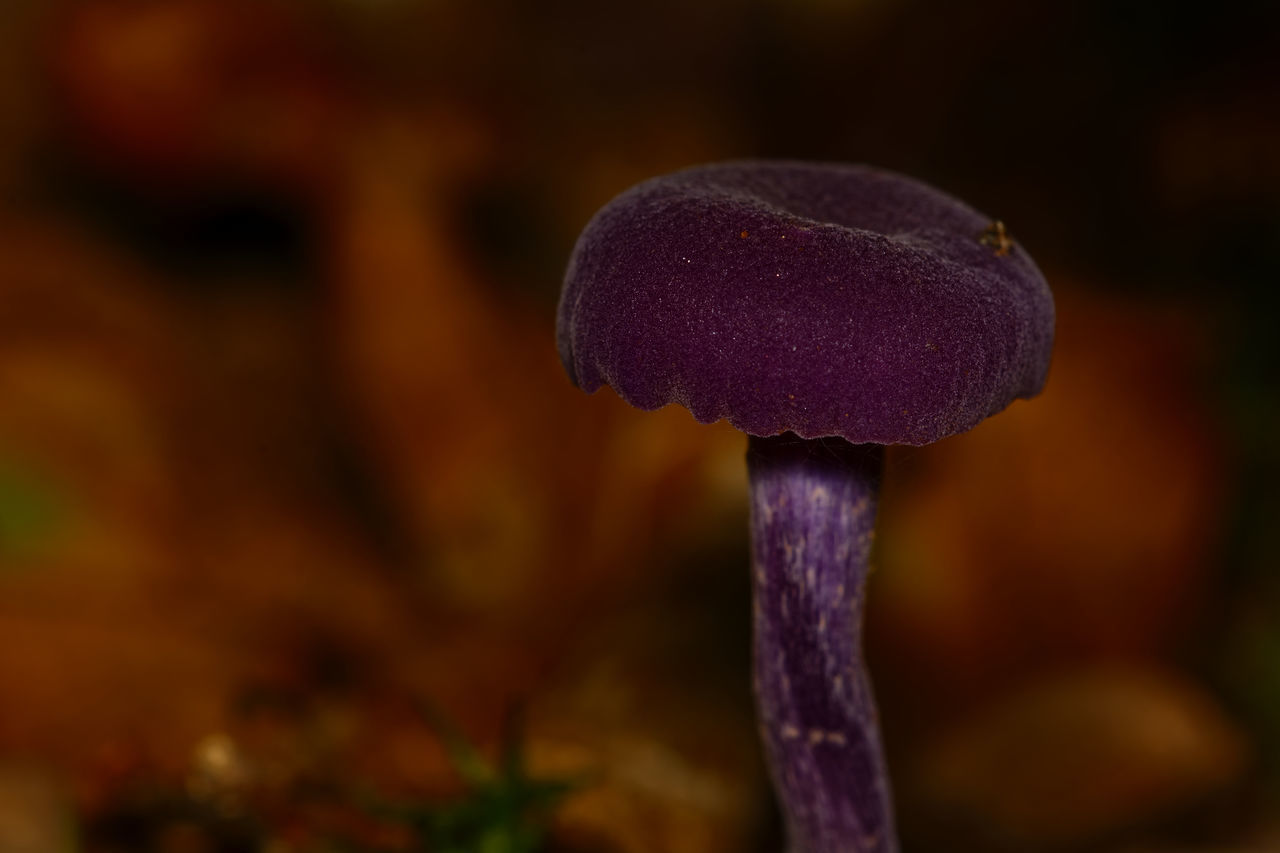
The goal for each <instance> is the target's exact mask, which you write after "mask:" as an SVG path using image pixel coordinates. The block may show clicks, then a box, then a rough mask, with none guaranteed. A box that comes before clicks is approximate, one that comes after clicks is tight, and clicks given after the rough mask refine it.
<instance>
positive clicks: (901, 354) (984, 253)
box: [557, 161, 1054, 445]
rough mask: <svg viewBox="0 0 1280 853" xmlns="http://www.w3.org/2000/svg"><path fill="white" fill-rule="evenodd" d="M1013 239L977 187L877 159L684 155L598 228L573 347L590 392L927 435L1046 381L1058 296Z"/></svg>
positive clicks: (571, 357) (579, 376)
mask: <svg viewBox="0 0 1280 853" xmlns="http://www.w3.org/2000/svg"><path fill="white" fill-rule="evenodd" d="M997 228H998V229H999V230H996V229H997ZM1003 238H1004V232H1003V226H999V225H998V224H997V223H994V222H993V221H992V220H991V219H990V218H989V217H987V216H984V215H983V214H981V213H978V212H977V211H976V210H974V209H973V208H971V207H969V206H968V205H966V204H964V203H963V202H961V201H959V200H957V199H954V198H952V197H951V196H948V195H946V194H944V193H942V192H939V191H938V190H936V189H934V188H932V187H930V186H927V185H926V184H923V183H921V182H919V181H916V180H913V179H911V178H906V177H903V176H901V175H896V174H893V173H891V172H887V171H883V170H880V169H876V168H872V167H869V166H861V165H836V164H821V163H801V162H779V161H741V162H729V163H721V164H714V165H708V166H699V167H695V168H692V169H687V170H684V171H681V172H676V173H674V174H671V175H665V176H663V177H659V178H654V179H652V180H649V181H645V182H644V183H641V184H638V185H636V186H634V187H632V188H631V189H629V190H627V191H626V192H624V193H622V194H621V195H619V196H618V197H617V198H615V199H614V200H613V201H611V202H609V203H608V204H607V205H605V206H604V207H603V208H602V209H601V210H600V211H599V212H598V213H596V215H595V216H594V217H593V218H592V219H591V221H590V222H589V223H588V224H587V227H586V228H585V229H584V230H583V232H582V235H581V236H580V237H579V238H578V242H577V245H576V246H575V248H574V250H573V255H572V257H571V259H570V261H569V268H568V272H567V273H566V275H565V281H564V287H563V290H562V291H561V295H560V306H559V312H558V318H557V342H558V345H559V349H560V358H561V361H562V362H563V363H564V365H565V369H566V370H567V371H568V372H569V376H570V377H571V378H572V380H573V381H574V383H575V384H576V385H578V386H579V387H581V388H582V389H584V390H586V391H595V390H596V389H597V388H599V387H600V386H601V385H609V386H611V387H612V388H613V389H614V390H615V391H616V392H617V393H618V394H619V395H620V396H621V397H622V398H623V399H624V400H626V401H627V402H629V403H631V404H632V405H633V406H636V407H638V408H641V409H657V408H660V407H661V406H664V405H666V404H668V403H679V404H681V405H683V406H684V407H686V408H687V409H689V411H690V412H692V413H693V416H694V417H695V418H696V419H697V420H699V421H701V422H703V423H710V422H712V421H716V420H720V419H722V418H725V419H728V421H729V422H730V423H732V424H733V425H734V426H736V427H737V428H738V429H740V430H742V431H743V432H746V433H750V434H752V435H773V434H776V433H779V432H784V431H787V430H790V431H793V432H795V433H797V434H799V435H800V436H803V437H805V438H815V437H818V436H826V435H838V436H842V437H844V438H845V439H847V440H848V441H850V442H853V443H855V444H861V443H870V442H873V443H876V444H916V445H919V444H928V443H930V442H933V441H936V440H938V439H940V438H943V437H945V436H948V435H951V434H953V433H957V432H963V431H964V430H967V429H969V428H971V427H973V426H975V425H976V424H977V423H978V422H980V421H981V420H983V419H984V418H986V417H987V416H989V415H992V414H995V413H996V412H998V411H1000V410H1002V409H1004V408H1005V406H1007V405H1008V404H1009V403H1010V402H1012V401H1013V400H1014V399H1015V398H1017V397H1030V396H1032V395H1034V394H1036V393H1038V392H1039V390H1040V388H1041V387H1042V386H1043V385H1044V379H1045V374H1046V373H1047V371H1048V366H1049V354H1050V350H1051V349H1052V345H1053V314H1054V312H1053V296H1052V294H1051V293H1050V292H1049V287H1048V284H1047V283H1046V282H1045V280H1044V276H1043V275H1041V273H1040V271H1039V270H1038V269H1037V268H1036V266H1035V264H1034V263H1033V262H1032V260H1031V258H1030V257H1029V256H1028V255H1027V254H1026V252H1024V251H1023V250H1022V249H1021V247H1019V246H1017V245H1013V244H1010V243H1008V242H1006V241H1004V239H1003Z"/></svg>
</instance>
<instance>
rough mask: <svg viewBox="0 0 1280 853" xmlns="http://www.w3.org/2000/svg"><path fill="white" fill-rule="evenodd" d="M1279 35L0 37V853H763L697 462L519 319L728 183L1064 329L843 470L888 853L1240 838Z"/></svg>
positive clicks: (1256, 822) (1264, 490) (604, 8)
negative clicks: (949, 233) (861, 536)
mask: <svg viewBox="0 0 1280 853" xmlns="http://www.w3.org/2000/svg"><path fill="white" fill-rule="evenodd" d="M1278 9H1280V7H1278V6H1277V5H1276V4H1274V3H1267V2H1256V3H1247V2H1238V3H1224V4H1214V5H1204V4H1201V5H1184V4H1166V3H1155V2H1138V0H1120V2H1101V0H1091V2H1077V3H1058V4H1054V3H1013V2H995V0H986V1H985V2H975V3H926V2H919V0H916V2H913V1H912V0H853V1H852V2H838V0H790V2H784V0H735V2H729V0H700V2H689V0H684V2H676V0H657V2H651V3H643V4H609V3H589V2H576V0H575V2H568V0H551V1H550V2H541V3H518V2H515V0H506V2H498V1H497V0H486V1H485V2H462V0H311V2H303V0H169V2H159V0H79V2H72V0H57V2H36V0H8V2H6V3H4V4H3V7H2V8H0V685H2V688H0V689H2V696H3V701H2V702H0V847H4V848H5V849H12V850H15V851H16V850H22V851H41V853H43V851H62V850H66V849H82V850H86V851H106V850H159V851H166V853H167V851H183V853H185V851H206V850H210V851H212V850H216V851H221V850H258V849H270V850H272V851H276V850H308V851H309V850H337V849H362V850H406V849H413V846H414V845H415V844H417V845H420V846H421V845H425V846H426V849H433V850H451V849H456V850H481V849H484V850H504V851H505V850H510V851H518V850H533V849H540V848H541V849H549V850H583V851H646V853H647V852H648V851H673V852H678V851H698V852H699V853H702V851H742V850H760V851H769V850H776V849H779V847H780V845H781V841H780V838H779V836H778V827H777V821H776V817H775V816H774V814H773V811H772V809H773V807H772V805H771V800H770V795H769V790H768V785H767V780H766V778H765V776H764V771H763V767H762V764H761V759H760V755H759V748H758V744H757V741H756V736H755V724H754V722H753V718H752V709H751V700H750V694H749V681H748V675H747V673H748V670H749V653H748V649H749V615H748V614H749V601H748V595H749V591H748V588H747V575H746V569H745V566H746V562H747V552H746V531H745V523H746V512H745V502H744V497H745V473H744V471H743V466H742V453H743V451H744V449H745V440H744V439H743V438H742V437H741V436H740V435H738V434H737V433H735V432H734V431H733V430H732V429H731V428H728V427H727V426H726V425H724V424H718V425H715V426H711V427H704V426H700V425H698V424H696V423H694V422H693V421H692V419H691V418H690V417H689V416H688V414H687V413H685V412H683V411H681V410H677V409H670V410H663V411H661V412H656V413H640V412H635V411H632V410H631V409H630V408H628V407H627V406H625V405H624V404H622V403H621V402H620V401H618V400H617V399H616V397H614V396H613V395H612V394H611V393H610V392H608V391H603V392H601V393H600V394H598V395H595V396H594V397H587V396H586V395H582V394H580V393H578V392H577V391H576V390H574V389H573V388H572V387H571V386H570V385H569V383H568V381H567V380H566V379H565V377H564V376H563V375H562V372H561V370H560V366H559V363H558V360H557V358H556V354H555V349H554V334H553V324H554V320H553V318H554V309H555V300H556V296H557V293H558V288H559V282H560V276H561V274H562V272H563V266H564V262H565V260H566V258H567V257H568V254H569V251H570V250H571V248H572V245H573V241H574V238H575V236H576V234H577V232H578V230H579V229H580V228H581V227H582V226H583V224H585V222H586V220H587V218H588V217H589V216H590V215H591V213H592V212H593V211H594V210H595V209H597V208H598V207H599V206H600V205H602V204H603V203H604V202H606V201H607V200H608V199H609V198H610V197H612V196H613V195H614V194H616V193H618V192H620V191H621V190H623V189H624V188H626V187H627V186H629V185H630V184H632V183H634V182H636V181H639V180H642V179H644V178H647V177H651V176H653V175H656V174H660V173H663V172H666V171H670V170H673V169H676V168H679V167H682V166H686V165H691V164H694V163H699V162H706V161H711V160H719V159H726V158H733V157H757V156H759V157H787V158H805V159H824V160H841V161H860V162H869V163H874V164H877V165H880V166H884V167H888V168H891V169H895V170H899V171H903V172H907V173H910V174H913V175H915V176H917V177H920V178H923V179H925V180H927V181H929V182H931V183H933V184H935V185H937V186H939V187H941V188H943V189H945V190H947V191H949V192H952V193H954V194H956V195H958V196H960V197H962V198H964V199H966V200H967V201H969V202H970V203H972V204H973V205H974V206H975V207H977V208H978V209H980V210H983V211H985V212H987V213H988V214H989V215H991V216H992V217H993V218H999V219H1001V220H1003V221H1004V222H1005V223H1007V224H1008V226H1009V228H1010V230H1011V233H1012V235H1013V237H1014V238H1015V239H1016V240H1017V241H1019V242H1020V243H1021V244H1022V245H1023V246H1025V247H1026V248H1027V249H1028V250H1030V251H1031V253H1032V254H1033V256H1034V257H1036V259H1037V261H1038V262H1039V263H1040V265H1041V267H1042V269H1043V270H1044V272H1045V274H1046V276H1047V278H1048V279H1049V281H1050V283H1051V285H1052V287H1053V288H1054V292H1055V296H1056V298H1057V301H1058V310H1059V318H1058V342H1057V346H1056V349H1055V360H1054V364H1053V368H1052V370H1051V373H1050V377H1049V383H1048V386H1047V388H1046V390H1045V392H1044V394H1043V395H1042V396H1041V397H1039V398H1037V399H1035V400H1032V401H1030V402H1020V403H1017V404H1015V405H1014V406H1013V407H1011V409H1010V410H1009V411H1007V412H1005V413H1003V414H1002V415H1000V416H998V417H996V418H994V419H992V420H991V421H989V422H987V423H986V424H984V425H982V426H980V427H978V428H977V429H975V430H974V431H973V432H971V433H969V434H967V435H964V436H958V437H955V438H952V439H948V440H946V441H943V442H941V443H939V444H938V445H935V446H933V447H930V448H924V449H918V450H917V449H911V450H903V451H897V450H895V451H893V452H891V454H890V461H889V469H888V480H887V484H886V494H885V500H884V503H883V506H882V509H881V518H880V532H879V538H878V542H877V550H876V554H875V566H876V573H875V575H874V577H873V581H872V584H873V587H872V599H871V606H870V614H869V617H868V618H869V624H868V647H869V656H870V662H871V666H872V668H873V671H874V673H875V676H876V683H877V687H878V692H879V695H880V697H881V700H882V717H883V725H884V729H885V733H886V737H887V739H888V747H889V758H890V764H891V769H892V772H893V777H894V782H895V787H896V790H897V793H898V804H899V805H898V808H899V818H900V824H901V834H902V837H903V841H904V847H905V849H907V850H951V851H966V850H973V851H988V850H991V851H1035V850H1050V851H1058V850H1063V851H1072V850H1081V851H1084V850H1089V851H1099V850H1105V851H1196V850H1205V851H1208V850H1215V851H1222V850H1239V851H1246V850H1248V851H1259V850H1271V849H1280V575H1278V573H1277V570H1278V569H1280V523H1277V521H1278V520H1280V493H1278V492H1277V490H1276V488H1275V487H1274V481H1275V479H1276V477H1277V476H1280V443H1278V442H1277V440H1276V436H1277V435H1280V397H1278V396H1277V390H1278V389H1277V384H1278V383H1277V378H1278V374H1280V343H1278V338H1280V336H1278V335H1277V334H1276V323H1277V319H1278V318H1280V312H1278V311H1277V307H1278V306H1277V302H1278V300H1277V292H1278V289H1280V11H1277V10H1278ZM504 731H505V732H506V733H507V734H505V735H504ZM463 740H465V741H466V742H468V743H471V744H474V745H475V748H476V749H477V750H478V755H473V756H471V758H470V759H468V758H467V757H466V756H465V755H462V754H460V753H465V752H466V750H465V749H462V747H460V746H459V744H460V743H461V742H462V741H463ZM504 743H506V744H508V746H509V745H510V744H512V743H515V744H518V745H519V747H520V751H521V752H522V754H523V755H524V758H525V760H526V762H527V765H528V767H527V774H528V775H529V776H532V777H533V778H534V779H536V780H554V781H564V782H567V783H569V784H570V789H569V791H568V793H564V792H560V791H559V790H558V789H557V790H556V791H554V792H552V793H549V794H547V796H546V798H545V803H544V806H545V807H540V808H535V809H532V810H530V811H528V812H526V811H525V806H526V805H527V804H528V803H529V802H530V801H538V802H544V801H543V800H539V797H540V796H541V794H539V793H538V791H541V790H543V789H539V788H537V786H536V785H531V784H530V783H524V782H521V781H520V780H521V779H522V778H523V776H522V775H521V774H520V773H516V772H515V770H514V769H513V767H512V766H507V767H505V769H504V768H502V767H491V768H489V769H488V770H485V769H483V768H480V767H479V766H478V765H476V764H475V762H474V761H472V759H475V760H480V759H483V761H487V762H498V763H500V762H499V754H500V753H501V752H502V750H503V749H504V747H503V744H504ZM451 745H452V750H451V748H450V747H451ZM469 762H471V763H469ZM481 763H483V762H481ZM392 804H395V805H404V806H405V807H406V809H407V811H398V812H394V813H393V812H389V811H388V808H389V806H390V805H392ZM406 815H407V816H406ZM513 815H518V816H523V818H527V821H526V822H525V823H520V821H515V823H513V822H512V820H513V818H512V816H513ZM517 824H519V827H518V828H517V829H512V826H515V825H517ZM6 833H7V834H6ZM483 838H497V839H499V840H498V841H491V842H484V841H482V840H481V839H483ZM339 843H345V844H347V845H348V847H347V848H341V847H339V846H336V845H338V844H339ZM484 843H492V844H506V845H507V846H497V847H483V846H482V845H483V844H484ZM22 844H25V845H26V846H21V845H22ZM268 845H275V846H268ZM450 845H452V846H450ZM521 845H524V846H521Z"/></svg>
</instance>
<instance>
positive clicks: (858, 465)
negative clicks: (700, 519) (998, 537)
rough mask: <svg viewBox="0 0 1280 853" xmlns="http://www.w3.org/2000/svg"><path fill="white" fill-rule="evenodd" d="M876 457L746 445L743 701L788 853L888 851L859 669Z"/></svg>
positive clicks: (892, 844) (871, 448) (869, 712)
mask: <svg viewBox="0 0 1280 853" xmlns="http://www.w3.org/2000/svg"><path fill="white" fill-rule="evenodd" d="M883 467H884V448H883V447H882V446H880V445H874V444H865V445H854V444H850V443H849V442H847V441H845V440H844V439H842V438H819V439H803V438H799V437H798V436H796V435H794V434H792V433H786V434H783V435H779V436H770V437H767V438H761V437H757V436H751V437H750V442H749V445H748V449H747V469H748V472H749V475H750V481H751V553H752V584H753V588H754V597H755V605H754V611H755V618H754V622H755V690H756V702H757V704H758V707H759V711H760V718H761V728H762V734H763V738H764V742H765V748H766V752H767V755H768V759H769V764H770V767H771V770H772V774H773V782H774V787H775V788H776V790H777V791H778V797H779V800H780V801H781V806H782V812H783V816H784V818H785V820H786V825H787V833H788V837H789V843H790V850H791V851H792V853H836V851H840V853H867V851H874V853H888V851H895V850H897V849H898V843H897V839H896V836H895V834H894V828H893V806H892V802H891V800H890V792H889V777H888V773H887V771H886V768H885V762H884V754H883V750H882V747H881V744H880V731H879V724H878V717H877V713H876V707H875V701H874V699H873V698H872V695H871V681H870V679H869V677H868V675H867V669H866V665H865V663H864V662H863V657H862V639H861V634H862V608H863V601H864V598H865V596H864V592H865V582H866V577H867V554H868V552H869V551H870V549H871V539H872V528H873V526H874V524H875V515H876V497H877V492H878V490H879V486H880V475H881V471H882V469H883Z"/></svg>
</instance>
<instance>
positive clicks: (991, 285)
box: [557, 161, 1053, 853]
mask: <svg viewBox="0 0 1280 853" xmlns="http://www.w3.org/2000/svg"><path fill="white" fill-rule="evenodd" d="M557 339H558V344H559V349H560V357H561V360H562V361H563V362H564V365H565V368H566V370H568V372H569V375H570V377H571V378H572V379H573V381H574V383H575V384H577V385H578V386H579V387H581V388H582V389H584V390H586V391H594V390H596V389H597V388H599V387H600V386H601V385H606V384H607V385H609V386H611V387H612V388H613V389H614V390H615V391H616V392H617V393H618V394H619V395H620V396H621V397H622V398H623V399H625V400H627V401H628V402H630V403H631V404H632V405H634V406H637V407H639V408H641V409H657V408H659V407H661V406H664V405H666V404H668V403H679V404H681V405H683V406H685V407H686V408H687V409H689V411H690V412H692V413H693V416H694V417H695V418H696V419H697V420H699V421H701V422H703V423H709V422H712V421H716V420H719V419H721V418H725V419H727V420H728V421H729V422H730V423H732V424H733V425H734V426H736V427H737V428H739V429H741V430H742V431H743V432H745V433H747V434H748V436H749V439H748V449H747V467H748V473H749V476H750V490H751V502H750V510H751V545H752V564H753V565H752V573H751V574H752V578H753V590H754V602H755V603H754V629H755V640H754V643H755V654H754V659H755V690H756V698H757V704H758V708H759V714H760V719H761V730H762V735H763V739H764V743H765V748H766V753H767V757H768V760H769V764H770V768H771V771H772V775H773V781H774V784H775V787H776V789H777V791H778V795H779V799H780V801H781V806H782V812H783V815H784V817H785V820H786V825H787V832H788V836H789V842H790V849H791V850H792V851H794V853H835V851H840V853H849V851H892V850H896V849H897V846H898V844H897V839H896V835H895V832H894V826H893V807H892V800H891V797H890V791H889V779H888V774H887V771H886V769H885V761H884V755H883V750H882V747H881V744H880V735H879V726H878V722H877V713H876V707H875V703H874V701H873V698H872V694H871V685H870V682H869V679H868V676H867V670H866V667H865V665H864V663H863V655H862V644H861V623H862V608H863V601H864V588H865V581H866V576H867V557H868V552H869V550H870V547H871V540H872V536H873V526H874V523H875V514H876V504H877V492H878V489H879V483H880V477H881V471H882V468H883V459H884V445H887V444H912V445H921V444H927V443H930V442H933V441H937V440H938V439H940V438H943V437H945V436H948V435H951V434H953V433H957V432H962V431H964V430H967V429H969V428H970V427H973V426H974V425H976V424H977V423H978V422H979V421H981V420H983V419H984V418H986V417H987V416H989V415H992V414H995V413H996V412H998V411H1000V410H1002V409H1003V408H1005V406H1007V405H1008V404H1009V403H1010V402H1012V401H1013V400H1014V399H1015V398H1017V397H1030V396H1032V395H1034V394H1036V393H1037V392H1039V390H1040V388H1041V387H1042V385H1043V384H1044V379H1045V374H1046V371H1047V370H1048V365H1049V354H1050V350H1051V348H1052V344H1053V297H1052V295H1051V294H1050V292H1049V288H1048V285H1047V284H1046V283H1045V280H1044V277H1043V276H1042V275H1041V274H1040V271H1039V270H1038V269H1036V266H1035V264H1034V263H1032V261H1031V258H1030V257H1028V256H1027V254H1026V253H1025V252H1023V251H1022V250H1021V248H1019V247H1018V246H1017V245H1016V244H1014V243H1013V242H1012V241H1011V240H1010V239H1009V236H1008V234H1007V233H1006V232H1005V229H1004V226H1003V224H1001V223H999V222H993V221H992V220H991V219H990V218H988V217H986V216H983V215H982V214H980V213H978V212H977V211H975V210H973V209H972V208H971V207H969V206H968V205H966V204H964V203H962V202H960V201H958V200H956V199H954V198H951V197H950V196H947V195H944V194H943V193H941V192H939V191H938V190H935V189H933V188H932V187H929V186H926V185H925V184H922V183H920V182H918V181H915V180H912V179H909V178H905V177H902V176H900V175H895V174H892V173H890V172H885V171H881V170H879V169H873V168H870V167H867V166H851V165H832V164H811V163H798V162H768V161H755V162H753V161H744V162H732V163H724V164H717V165H710V166H702V167H698V168H693V169H688V170H686V171H682V172H677V173H675V174H672V175H667V176H664V177H660V178H655V179H653V180H650V181H646V182H644V183H642V184H639V185H637V186H635V187H633V188H631V189H630V190H628V191H626V192H624V193H623V194H622V195H620V196H618V197H617V198H615V199H614V200H613V201H611V202H610V203H609V204H607V205H606V206H605V207H604V208H603V209H601V210H600V211H599V212H598V213H597V214H596V215H595V217H594V218H592V220H591V222H590V223H588V225H587V227H586V229H585V230H584V231H583V233H582V235H581V237H579V238H578V243H577V246H576V247H575V248H574V251H573V256H572V258H571V259H570V262H569V269H568V272H567V273H566V276H565V282H564V289H563V291H562V293H561V297H560V306H559V314H558V320H557Z"/></svg>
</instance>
